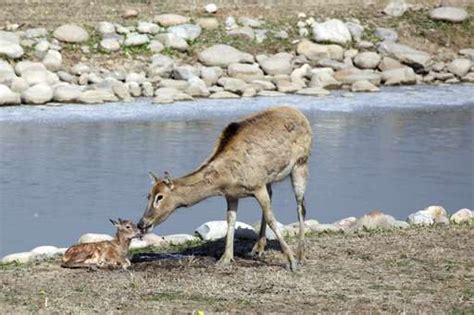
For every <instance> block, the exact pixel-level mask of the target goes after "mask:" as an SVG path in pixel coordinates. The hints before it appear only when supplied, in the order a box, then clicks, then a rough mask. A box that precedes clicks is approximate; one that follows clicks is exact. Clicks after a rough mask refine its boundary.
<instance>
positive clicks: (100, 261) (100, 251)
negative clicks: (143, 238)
mask: <svg viewBox="0 0 474 315" xmlns="http://www.w3.org/2000/svg"><path fill="white" fill-rule="evenodd" d="M110 222H112V224H113V225H114V226H116V227H117V234H116V236H115V239H113V240H111V241H102V242H93V243H85V244H78V245H74V246H71V247H70V248H69V249H68V250H67V251H66V253H65V254H64V256H63V262H62V265H61V266H62V267H65V268H118V267H121V268H123V269H127V268H128V267H129V266H130V264H131V263H130V261H129V260H128V258H127V254H128V247H129V245H130V242H131V240H132V239H133V238H136V237H139V236H140V230H139V229H138V228H137V226H136V225H135V224H134V223H133V222H131V221H128V220H122V219H120V218H119V219H118V222H116V221H114V220H110Z"/></svg>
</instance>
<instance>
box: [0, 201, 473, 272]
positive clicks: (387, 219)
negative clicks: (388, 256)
mask: <svg viewBox="0 0 474 315" xmlns="http://www.w3.org/2000/svg"><path fill="white" fill-rule="evenodd" d="M438 224H441V225H449V224H454V225H456V224H469V225H474V213H473V212H472V211H471V210H469V209H466V208H464V209H460V210H458V211H456V212H455V213H453V214H452V215H451V216H449V215H448V212H447V211H446V210H445V209H444V208H443V207H441V206H429V207H428V208H426V209H424V210H419V211H416V212H414V213H412V214H410V215H409V216H408V218H407V220H406V221H401V220H397V219H395V218H394V217H392V216H391V215H387V214H384V213H383V212H381V211H379V210H374V211H371V212H369V213H367V214H365V215H363V216H362V217H360V218H355V217H348V218H344V219H341V220H338V221H336V222H334V223H332V224H322V223H319V222H318V221H316V220H313V219H310V220H306V221H305V232H306V233H327V232H339V233H352V232H357V231H361V230H363V231H373V230H391V229H406V228H409V227H412V228H416V227H419V226H434V225H438ZM277 226H278V229H279V230H280V232H281V233H282V234H283V235H285V236H287V237H295V236H297V235H298V233H299V223H298V222H295V223H291V224H288V225H284V224H281V223H279V222H278V224H277ZM259 229H260V222H257V223H255V224H254V225H253V226H251V225H249V224H246V223H243V222H236V225H235V238H237V239H250V240H256V239H257V237H258V231H259ZM226 232H227V222H226V221H210V222H206V223H204V224H202V225H201V226H199V227H197V228H196V230H195V231H194V235H189V234H172V235H166V236H158V235H156V234H153V233H149V234H146V235H144V236H143V237H142V239H133V240H132V243H131V244H130V249H139V248H147V247H157V248H159V247H163V246H169V245H180V244H186V243H189V242H196V241H214V240H219V239H223V238H224V237H225V235H226ZM266 237H267V239H269V240H275V239H276V236H275V234H274V233H273V232H272V231H271V230H270V229H269V228H267V229H266ZM112 239H113V237H112V236H110V235H108V234H96V233H87V234H84V235H82V236H81V237H80V238H79V240H78V243H79V244H82V243H91V242H100V241H109V240H112ZM66 250H67V248H57V247H55V246H39V247H36V248H34V249H32V250H31V251H29V252H21V253H15V254H10V255H7V256H5V257H3V258H2V260H1V261H0V262H1V263H3V264H8V263H14V262H16V263H29V262H34V261H41V260H45V259H51V258H54V257H57V256H61V255H63V254H64V253H65V251H66Z"/></svg>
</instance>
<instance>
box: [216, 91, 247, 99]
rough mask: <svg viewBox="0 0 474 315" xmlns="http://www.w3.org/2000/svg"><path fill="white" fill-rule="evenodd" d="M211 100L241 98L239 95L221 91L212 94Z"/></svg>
mask: <svg viewBox="0 0 474 315" xmlns="http://www.w3.org/2000/svg"><path fill="white" fill-rule="evenodd" d="M209 98H216V99H228V98H240V96H239V95H238V94H235V93H232V92H227V91H219V92H215V93H212V94H211V96H209Z"/></svg>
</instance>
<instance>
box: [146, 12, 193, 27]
mask: <svg viewBox="0 0 474 315" xmlns="http://www.w3.org/2000/svg"><path fill="white" fill-rule="evenodd" d="M153 22H156V23H158V24H160V25H161V26H173V25H179V24H185V23H188V22H189V18H187V17H185V16H182V15H178V14H160V15H157V16H155V17H154V18H153Z"/></svg>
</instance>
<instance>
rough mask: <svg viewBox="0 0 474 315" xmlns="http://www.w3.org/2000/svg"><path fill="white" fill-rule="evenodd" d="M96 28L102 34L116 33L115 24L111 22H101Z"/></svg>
mask: <svg viewBox="0 0 474 315" xmlns="http://www.w3.org/2000/svg"><path fill="white" fill-rule="evenodd" d="M95 29H96V31H97V32H99V33H100V34H102V35H104V34H113V33H115V25H114V24H112V23H109V22H99V23H98V24H97V26H96V28H95Z"/></svg>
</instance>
